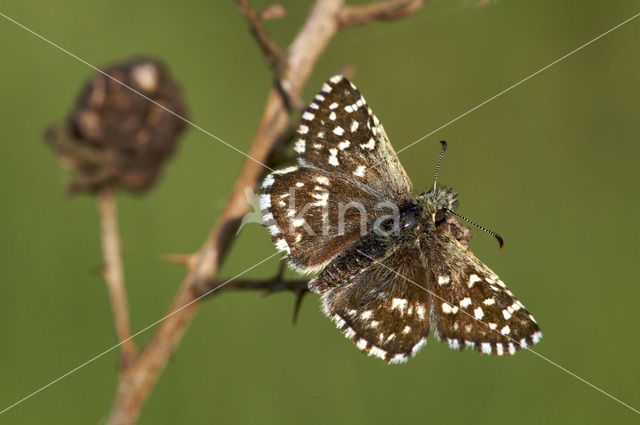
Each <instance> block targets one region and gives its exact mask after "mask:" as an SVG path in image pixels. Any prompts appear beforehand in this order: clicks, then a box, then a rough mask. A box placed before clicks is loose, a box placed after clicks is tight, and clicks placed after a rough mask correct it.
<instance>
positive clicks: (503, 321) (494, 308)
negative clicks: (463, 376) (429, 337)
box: [427, 237, 542, 355]
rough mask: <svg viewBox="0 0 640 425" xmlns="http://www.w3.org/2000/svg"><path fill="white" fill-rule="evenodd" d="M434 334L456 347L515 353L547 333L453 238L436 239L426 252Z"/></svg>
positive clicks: (480, 263) (502, 284) (498, 353)
mask: <svg viewBox="0 0 640 425" xmlns="http://www.w3.org/2000/svg"><path fill="white" fill-rule="evenodd" d="M427 257H428V260H427V263H428V264H429V265H430V266H429V267H427V280H428V281H429V288H431V291H432V292H433V295H434V296H433V303H434V307H433V311H434V317H435V323H434V324H433V325H434V333H435V335H436V337H438V338H439V339H441V340H446V341H447V342H448V343H449V346H450V347H451V348H454V349H464V348H465V347H473V348H475V349H477V350H478V351H480V352H482V353H485V354H497V355H503V354H515V353H516V352H518V351H520V350H522V349H524V348H526V347H527V346H528V345H532V344H535V343H536V342H538V341H539V340H540V338H541V337H542V333H541V332H540V328H539V327H538V325H537V324H536V322H535V320H534V318H533V316H532V315H531V314H530V313H529V312H528V311H527V309H525V308H524V306H523V305H522V303H521V302H520V301H518V299H516V298H515V297H514V296H513V294H512V293H511V291H510V290H509V289H507V287H506V286H505V284H504V283H503V282H502V280H500V278H499V277H498V276H497V275H496V274H495V273H494V272H493V271H491V270H490V269H489V268H488V267H487V266H486V265H484V264H483V263H482V262H481V261H480V260H478V259H477V258H476V257H475V256H474V255H473V254H472V253H471V252H470V251H469V250H468V249H467V248H465V247H463V246H462V245H461V244H460V243H459V242H458V241H456V240H455V239H453V238H451V237H435V238H433V239H432V241H431V243H430V249H429V250H428V252H427Z"/></svg>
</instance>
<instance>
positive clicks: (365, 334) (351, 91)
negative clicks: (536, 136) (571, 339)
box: [260, 76, 541, 363]
mask: <svg viewBox="0 0 640 425" xmlns="http://www.w3.org/2000/svg"><path fill="white" fill-rule="evenodd" d="M298 137H299V138H298V140H297V141H296V144H295V151H296V152H297V153H298V164H299V166H296V167H289V168H286V169H283V170H279V171H276V172H274V173H272V174H271V175H269V176H267V178H266V179H265V181H264V183H263V186H262V189H261V195H260V196H261V209H262V214H263V223H264V224H265V226H267V227H268V228H269V230H270V232H271V234H272V237H273V239H274V241H275V243H276V247H277V248H278V249H280V250H282V251H284V252H285V253H286V254H287V257H288V259H289V262H290V265H291V266H292V267H293V268H294V269H295V270H297V271H299V272H301V273H316V272H317V275H316V276H315V277H314V278H313V279H312V280H311V281H310V283H309V288H310V289H311V290H312V291H314V292H316V293H318V294H320V295H321V299H322V305H323V311H324V312H325V314H326V315H327V316H328V317H329V318H331V319H332V320H333V321H334V322H335V323H336V326H337V327H338V328H339V329H340V330H341V331H342V332H343V333H344V334H345V336H347V338H349V339H351V340H352V341H353V342H354V343H355V344H356V346H357V347H358V348H359V349H360V350H362V351H364V352H366V353H367V354H369V355H374V356H377V357H380V358H382V359H384V360H386V361H387V362H389V363H401V362H404V361H406V360H408V359H409V358H410V357H411V356H414V355H415V354H416V353H417V352H418V351H419V350H420V349H421V348H422V347H423V346H424V345H425V344H426V341H427V336H428V334H429V333H430V331H433V333H434V335H435V336H436V337H437V338H439V339H443V340H446V341H447V342H448V343H449V345H450V346H451V347H452V348H455V349H463V348H465V347H473V348H475V349H477V350H478V351H480V352H482V353H486V354H497V355H502V354H514V353H515V352H517V351H519V350H521V349H523V348H525V347H526V346H527V345H529V344H533V343H535V342H537V341H538V340H539V338H540V337H541V333H540V330H539V328H538V326H537V324H536V322H535V320H534V319H533V317H532V316H531V315H530V314H529V312H528V311H527V310H526V309H525V308H524V306H523V305H522V304H521V303H520V302H519V301H518V300H517V299H516V298H515V297H514V296H513V294H512V293H511V292H510V291H509V290H508V289H507V288H506V286H505V285H504V283H503V282H502V280H500V279H499V278H498V276H497V275H496V274H495V273H493V271H491V270H490V269H489V268H488V267H487V266H485V265H484V264H483V263H482V262H481V261H480V260H478V259H477V258H476V257H475V256H474V255H473V254H472V253H471V251H470V250H469V249H468V245H467V244H466V240H465V239H464V238H463V237H461V234H460V232H459V231H458V230H457V228H456V227H455V226H452V225H451V219H452V214H454V211H455V209H456V207H457V195H456V193H455V192H454V191H453V190H451V189H449V188H444V187H441V186H437V185H435V184H434V187H433V189H432V190H429V191H427V192H424V193H422V194H420V195H418V196H412V194H411V192H412V188H411V181H410V180H409V178H408V176H407V175H406V173H405V172H404V169H403V168H402V165H401V164H400V162H399V160H398V158H397V156H396V154H395V152H394V151H393V148H392V147H391V144H390V142H389V139H388V137H387V135H386V133H385V131H384V129H383V128H382V126H381V124H380V123H379V121H378V119H377V118H376V117H375V115H374V114H373V112H372V111H371V109H370V108H369V107H368V106H367V104H366V102H365V101H364V98H363V97H362V95H361V94H360V93H359V92H358V91H357V89H356V88H355V86H353V85H352V84H351V83H350V82H348V81H347V80H346V79H344V78H343V77H340V76H336V77H333V78H331V79H330V80H329V81H328V82H327V83H326V84H325V85H324V86H323V89H322V92H320V93H319V94H318V95H317V96H316V98H315V99H314V102H313V103H312V104H311V105H310V106H309V108H307V110H306V111H305V113H304V114H303V116H302V123H301V125H300V127H299V129H298Z"/></svg>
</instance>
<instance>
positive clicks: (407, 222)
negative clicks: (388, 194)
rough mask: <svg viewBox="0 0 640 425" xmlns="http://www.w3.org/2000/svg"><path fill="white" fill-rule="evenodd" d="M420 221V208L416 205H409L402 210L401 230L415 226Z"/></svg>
mask: <svg viewBox="0 0 640 425" xmlns="http://www.w3.org/2000/svg"><path fill="white" fill-rule="evenodd" d="M418 220H420V208H418V207H417V206H415V205H407V206H404V207H401V208H400V228H401V229H406V228H408V227H412V226H414V225H415V224H416V223H417V222H418Z"/></svg>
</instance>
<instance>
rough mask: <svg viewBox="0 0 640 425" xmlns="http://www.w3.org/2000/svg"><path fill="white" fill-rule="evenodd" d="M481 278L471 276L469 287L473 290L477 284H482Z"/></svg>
mask: <svg viewBox="0 0 640 425" xmlns="http://www.w3.org/2000/svg"><path fill="white" fill-rule="evenodd" d="M480 280H481V279H480V278H479V277H478V275H477V274H472V275H471V276H469V284H468V285H467V286H468V287H469V288H473V285H474V284H475V283H476V282H480Z"/></svg>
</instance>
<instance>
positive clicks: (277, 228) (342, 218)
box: [260, 167, 377, 273]
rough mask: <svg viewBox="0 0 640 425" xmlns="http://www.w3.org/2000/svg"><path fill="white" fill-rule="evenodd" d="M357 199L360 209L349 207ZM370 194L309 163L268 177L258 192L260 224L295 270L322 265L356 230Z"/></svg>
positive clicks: (366, 216) (370, 206) (366, 214)
mask: <svg viewBox="0 0 640 425" xmlns="http://www.w3.org/2000/svg"><path fill="white" fill-rule="evenodd" d="M353 199H358V200H359V203H360V205H362V208H356V207H353V206H350V205H349V203H350V202H351V200H353ZM376 202H377V200H376V198H375V197H374V196H373V195H372V194H370V193H367V192H365V191H363V190H362V189H361V188H359V187H357V186H355V185H353V184H352V183H351V182H349V181H347V180H345V179H344V178H342V177H340V176H336V175H333V174H329V173H327V172H325V171H323V170H320V169H317V168H309V167H289V168H285V169H283V170H279V171H276V172H274V173H272V174H271V175H269V176H268V177H267V178H266V179H265V181H264V182H263V185H262V189H261V193H260V205H261V209H262V220H263V224H264V225H265V226H266V227H267V228H268V229H269V231H270V232H271V235H272V238H273V240H274V242H275V243H276V247H277V248H278V249H279V250H281V251H285V252H286V253H287V254H288V257H289V261H290V264H291V265H292V266H294V267H295V268H296V270H298V271H301V272H304V273H306V272H312V271H314V270H317V269H318V268H321V267H322V266H324V265H325V264H326V263H327V262H328V261H329V260H331V259H332V258H333V257H335V256H336V255H337V254H338V253H340V252H342V251H343V250H344V249H345V248H346V247H347V246H349V245H350V244H351V243H352V242H354V241H355V240H357V239H358V238H359V237H360V235H361V234H362V229H363V228H366V225H367V223H368V222H370V221H371V220H372V219H373V218H374V217H373V214H375V211H376V208H375V203H376Z"/></svg>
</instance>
